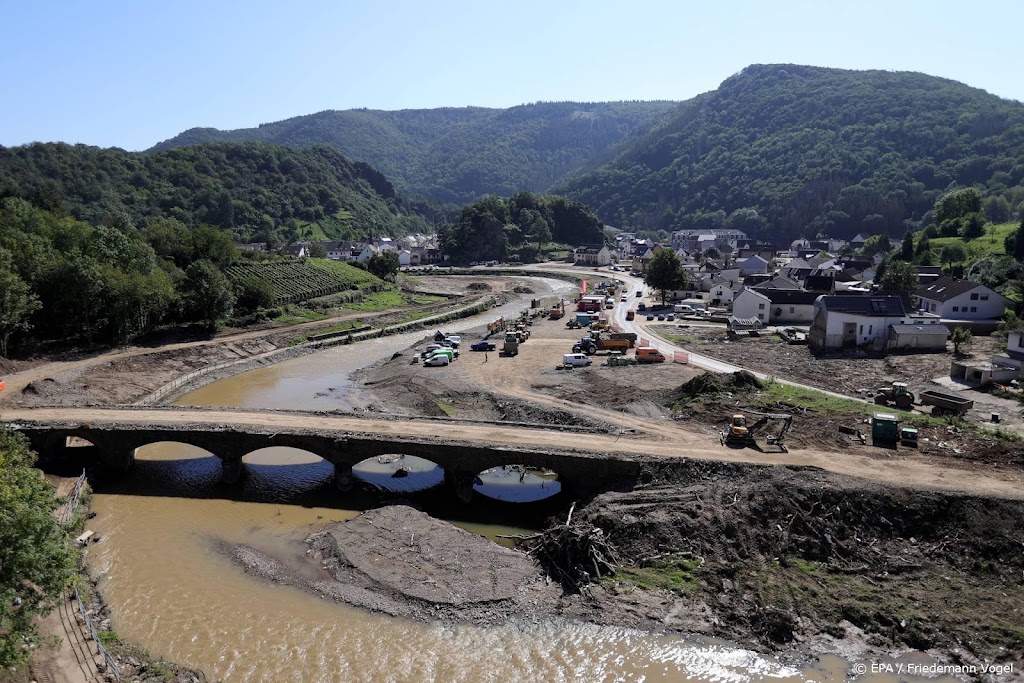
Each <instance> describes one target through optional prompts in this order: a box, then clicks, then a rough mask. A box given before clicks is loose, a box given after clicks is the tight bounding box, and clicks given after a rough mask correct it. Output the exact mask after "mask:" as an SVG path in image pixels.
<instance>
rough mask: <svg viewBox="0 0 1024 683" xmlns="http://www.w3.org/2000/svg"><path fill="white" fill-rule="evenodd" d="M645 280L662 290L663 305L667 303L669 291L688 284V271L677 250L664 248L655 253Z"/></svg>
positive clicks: (645, 274)
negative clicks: (684, 268)
mask: <svg viewBox="0 0 1024 683" xmlns="http://www.w3.org/2000/svg"><path fill="white" fill-rule="evenodd" d="M644 282H646V283H647V284H648V285H649V286H651V287H653V288H654V289H657V290H660V291H661V305H662V306H664V305H665V300H666V299H667V298H668V292H669V291H672V290H676V289H682V288H683V287H684V286H685V285H686V272H685V271H684V270H683V267H682V264H681V263H680V262H679V257H678V256H676V252H674V251H672V250H671V249H662V250H661V251H659V252H658V253H656V254H655V255H654V258H653V259H651V262H650V263H649V264H648V265H647V272H645V273H644Z"/></svg>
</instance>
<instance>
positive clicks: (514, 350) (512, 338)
mask: <svg viewBox="0 0 1024 683" xmlns="http://www.w3.org/2000/svg"><path fill="white" fill-rule="evenodd" d="M501 352H502V353H503V354H504V355H506V356H518V355H519V337H517V336H516V333H515V331H513V330H506V331H505V345H504V346H502V348H501Z"/></svg>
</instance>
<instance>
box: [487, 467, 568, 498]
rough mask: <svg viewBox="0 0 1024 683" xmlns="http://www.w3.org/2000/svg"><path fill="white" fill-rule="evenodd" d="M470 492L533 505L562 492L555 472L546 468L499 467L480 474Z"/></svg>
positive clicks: (560, 483)
mask: <svg viewBox="0 0 1024 683" xmlns="http://www.w3.org/2000/svg"><path fill="white" fill-rule="evenodd" d="M473 491H474V492H476V493H478V494H480V495H481V496H484V497H486V498H490V499H492V500H500V501H502V502H506V503H534V502H538V501H541V500H547V499H548V498H553V497H554V496H557V495H558V494H559V493H561V492H562V482H560V481H558V474H557V473H556V472H554V471H552V470H549V469H546V468H533V467H527V466H526V465H521V464H511V465H501V466H498V467H492V468H489V469H486V470H484V471H482V472H480V473H479V474H478V475H477V476H476V478H475V479H474V481H473Z"/></svg>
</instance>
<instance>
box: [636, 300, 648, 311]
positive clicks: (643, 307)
mask: <svg viewBox="0 0 1024 683" xmlns="http://www.w3.org/2000/svg"><path fill="white" fill-rule="evenodd" d="M636 310H638V311H646V310H647V304H645V303H644V302H643V301H641V302H640V303H638V304H637V305H636Z"/></svg>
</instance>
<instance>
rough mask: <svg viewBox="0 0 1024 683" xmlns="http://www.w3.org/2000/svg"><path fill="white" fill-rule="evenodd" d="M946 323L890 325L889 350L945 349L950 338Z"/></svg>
mask: <svg viewBox="0 0 1024 683" xmlns="http://www.w3.org/2000/svg"><path fill="white" fill-rule="evenodd" d="M949 334H950V332H949V328H948V327H946V326H945V325H922V324H920V323H914V324H912V325H889V341H888V344H887V345H886V348H887V349H888V350H889V351H945V350H946V340H947V339H949Z"/></svg>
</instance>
